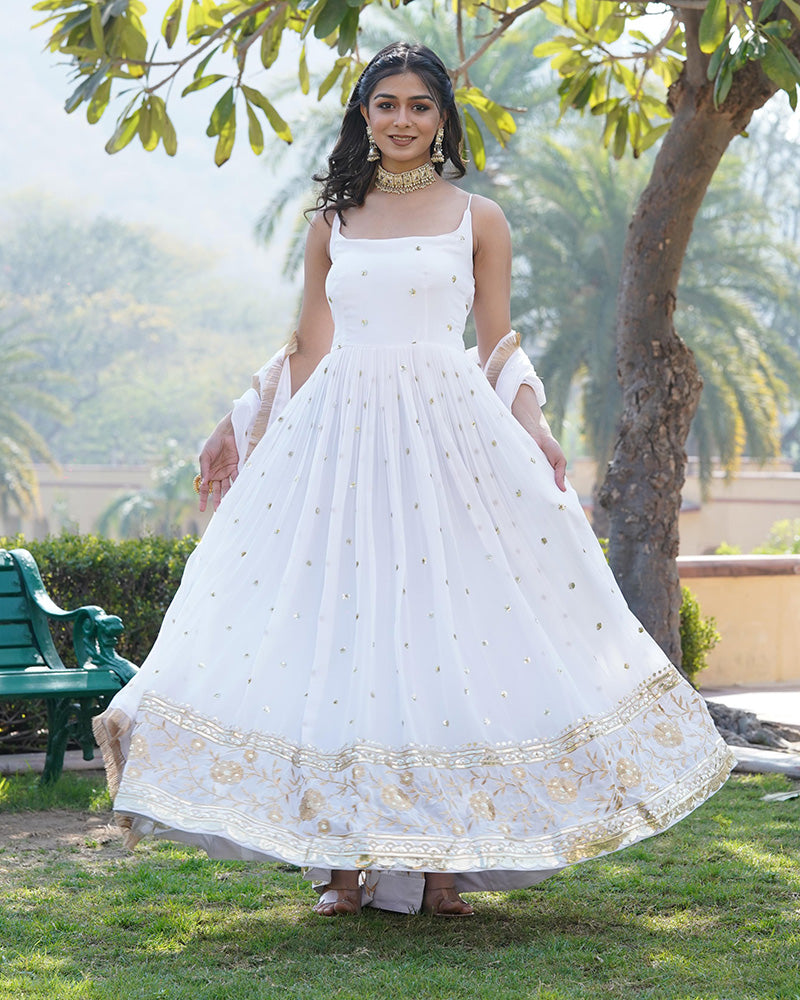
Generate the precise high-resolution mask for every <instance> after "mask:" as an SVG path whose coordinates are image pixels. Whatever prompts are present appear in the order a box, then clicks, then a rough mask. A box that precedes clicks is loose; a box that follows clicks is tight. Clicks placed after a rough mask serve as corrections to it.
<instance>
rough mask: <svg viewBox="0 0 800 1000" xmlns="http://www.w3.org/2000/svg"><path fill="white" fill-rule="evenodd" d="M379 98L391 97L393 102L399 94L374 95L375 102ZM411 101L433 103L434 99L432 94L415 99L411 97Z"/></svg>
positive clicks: (415, 97) (420, 95)
mask: <svg viewBox="0 0 800 1000" xmlns="http://www.w3.org/2000/svg"><path fill="white" fill-rule="evenodd" d="M379 97H390V98H391V99H392V100H393V101H396V100H397V94H373V95H372V98H373V100H377V99H378V98H379ZM409 100H410V101H432V100H433V98H432V97H431V95H430V94H416V95H415V96H414V97H409Z"/></svg>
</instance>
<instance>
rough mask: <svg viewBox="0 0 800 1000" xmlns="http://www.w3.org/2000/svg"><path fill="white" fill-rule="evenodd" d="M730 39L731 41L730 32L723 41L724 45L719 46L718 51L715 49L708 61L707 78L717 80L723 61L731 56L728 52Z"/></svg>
mask: <svg viewBox="0 0 800 1000" xmlns="http://www.w3.org/2000/svg"><path fill="white" fill-rule="evenodd" d="M729 39H730V32H729V33H728V34H727V35H726V36H725V38H724V39H723V40H722V44H721V45H718V46H717V47H716V49H714V53H713V55H712V56H711V58H710V59H709V61H708V71H707V73H706V76H707V77H708V79H709V80H714V79H716V76H717V73H718V72H719V68H720V66H721V65H722V62H723V60H724V59H727V57H728V56H729V54H730V52H729V50H728V40H729Z"/></svg>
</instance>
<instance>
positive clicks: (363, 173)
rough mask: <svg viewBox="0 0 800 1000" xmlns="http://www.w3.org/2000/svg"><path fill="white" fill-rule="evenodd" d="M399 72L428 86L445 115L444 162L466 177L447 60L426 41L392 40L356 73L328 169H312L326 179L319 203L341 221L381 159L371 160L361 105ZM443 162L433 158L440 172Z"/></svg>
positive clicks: (360, 196)
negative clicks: (442, 58) (321, 171)
mask: <svg viewBox="0 0 800 1000" xmlns="http://www.w3.org/2000/svg"><path fill="white" fill-rule="evenodd" d="M395 73H416V75H417V76H418V77H419V78H420V79H421V80H422V81H423V82H424V83H425V84H426V86H427V87H428V88H429V89H430V92H431V96H432V97H433V99H434V101H435V102H436V106H437V108H438V109H439V114H440V115H441V116H442V118H444V119H445V122H444V141H443V143H442V151H443V152H444V157H445V163H446V162H447V161H448V160H449V161H450V163H451V165H452V168H453V171H454V173H453V176H455V177H463V176H464V174H465V173H466V170H467V168H466V165H465V163H464V161H463V159H462V158H461V148H462V143H463V135H462V132H461V119H460V118H459V116H458V110H457V109H456V102H455V97H454V95H453V85H452V83H451V82H450V77H449V76H448V75H447V70H446V69H445V65H444V63H443V62H442V60H441V59H440V58H439V57H438V56H437V55H436V53H435V52H432V51H431V50H430V49H429V48H427V47H426V46H424V45H412V44H411V43H410V42H392V44H391V45H387V46H386V48H383V49H381V51H380V52H379V53H378V54H377V55H376V56H374V57H373V58H372V59H371V60H370V62H369V63H368V64H367V66H366V68H365V69H364V72H363V73H362V74H361V76H360V77H359V78H358V83H357V84H356V85H355V88H354V89H353V93H352V94H351V95H350V100H349V101H348V102H347V109H346V110H345V113H344V120H343V121H342V127H341V129H340V130H339V135H338V137H337V139H336V143H335V145H334V147H333V149H332V150H331V154H330V156H329V157H328V172H327V173H324V174H315V175H314V180H315V181H319V182H320V183H321V184H322V190H321V191H320V193H319V197H318V198H317V205H316V207H317V209H323V210H332V211H335V212H337V213H338V215H339V219H340V220H341V221H343V220H342V212H343V211H344V210H345V209H347V208H355V207H357V206H359V205H363V204H364V199H365V198H366V197H367V192H368V191H369V189H370V187H371V186H372V179H373V177H374V176H375V170H376V169H377V163H371V162H370V161H369V160H367V151H368V149H369V141H368V139H367V129H366V122H365V121H364V116H363V115H362V114H361V107H362V105H363V107H365V108H366V107H367V105H368V103H369V98H370V94H371V93H372V92H373V90H374V89H375V87H376V86H377V84H378V83H379V82H380V81H381V80H382V79H383V78H384V77H387V76H393V75H394V74H395ZM432 149H433V145H431V150H432ZM443 167H444V164H443V163H435V164H434V169H435V170H436V171H437V172H438V173H439V174H441V173H442V169H443Z"/></svg>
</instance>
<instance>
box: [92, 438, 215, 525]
mask: <svg viewBox="0 0 800 1000" xmlns="http://www.w3.org/2000/svg"><path fill="white" fill-rule="evenodd" d="M196 471H197V469H196V466H195V465H194V463H190V462H187V461H185V460H184V459H183V458H180V457H179V450H178V447H177V442H176V441H170V442H169V446H168V450H167V453H166V455H165V456H164V462H163V464H162V465H161V466H159V468H157V469H153V473H152V479H153V485H152V487H151V488H150V489H147V490H137V491H134V492H130V493H125V494H123V495H122V496H120V497H118V498H117V499H116V500H113V501H112V502H111V503H110V504H109V505H108V507H106V509H105V510H104V511H103V513H102V514H101V515H100V518H99V519H98V522H97V530H98V531H99V532H100V534H102V535H108V534H112V533H116V534H118V535H119V536H120V537H122V538H138V537H140V536H141V535H142V534H143V533H145V532H152V533H154V534H157V535H164V536H166V537H169V538H172V537H178V536H179V535H181V534H183V533H184V532H182V530H181V529H182V526H183V525H184V524H185V523H186V522H187V520H189V519H191V517H192V515H193V514H194V512H195V510H196V501H195V494H194V490H193V489H192V480H193V479H194V476H195V473H196ZM190 528H191V530H192V531H194V532H196V531H197V525H196V523H195V522H194V521H192V522H191V525H190Z"/></svg>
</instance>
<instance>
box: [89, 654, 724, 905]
mask: <svg viewBox="0 0 800 1000" xmlns="http://www.w3.org/2000/svg"><path fill="white" fill-rule="evenodd" d="M120 714H121V713H119V712H118V711H112V712H111V713H106V714H105V716H101V717H99V718H98V720H96V723H95V730H96V732H97V734H98V740H99V742H100V744H101V747H102V749H103V753H104V757H105V759H106V762H107V766H108V767H109V779H110V782H111V783H112V785H113V784H114V783H115V781H116V777H117V776H118V775H119V773H120V765H121V763H122V762H123V761H124V775H123V781H122V784H121V787H120V788H119V790H118V792H117V795H116V801H115V810H116V812H117V813H118V814H119V819H120V825H121V826H122V827H123V829H124V830H125V834H126V837H125V840H126V844H127V845H128V846H133V844H134V843H135V842H136V841H137V840H138V839H139V838H140V837H141V836H142V835H145V834H156V835H167V836H169V837H171V838H173V839H185V840H189V841H190V842H194V843H199V844H201V845H202V846H203V847H205V848H206V850H209V852H210V853H213V852H214V850H215V849H216V850H217V851H219V852H220V853H221V854H222V856H229V857H230V856H241V857H262V858H264V859H267V858H272V859H281V860H284V861H288V862H291V863H293V864H298V865H301V866H308V867H330V868H369V869H378V870H386V871H389V870H400V871H413V870H434V871H452V872H475V871H487V870H498V871H527V872H531V871H545V870H548V869H557V868H560V867H563V866H564V865H568V864H573V863H575V862H578V861H582V860H585V859H587V858H591V857H596V856H598V855H600V854H606V853H608V852H610V851H614V850H618V849H619V848H621V847H624V846H627V845H628V844H631V843H634V842H636V841H637V840H640V839H642V838H644V837H647V836H650V835H652V834H653V833H657V832H659V831H661V830H664V829H666V828H667V827H669V826H671V825H672V824H673V823H675V822H677V821H678V820H679V819H681V818H682V817H683V816H685V815H686V814H687V813H689V812H690V811H691V810H692V809H694V808H696V807H697V806H698V805H699V804H700V803H701V802H703V801H704V800H705V799H706V798H708V797H709V796H710V795H711V794H713V792H715V791H716V790H717V789H718V788H719V787H720V786H721V785H722V783H723V782H724V780H725V778H726V777H727V775H728V773H729V771H730V770H731V768H732V766H733V763H734V758H733V755H732V753H731V752H730V750H729V749H728V748H727V747H726V746H725V744H724V743H723V742H722V741H721V740H720V739H719V737H718V736H717V735H716V733H715V731H714V730H713V727H711V726H710V724H709V723H708V717H707V713H706V711H705V707H704V705H703V702H702V699H701V698H700V697H699V695H697V693H696V692H694V691H693V690H692V689H691V687H690V686H689V685H688V684H686V683H685V682H684V681H683V680H682V679H681V678H680V677H679V675H678V674H677V672H675V671H674V670H671V671H662V672H660V673H659V674H657V675H655V676H654V677H652V678H650V679H649V680H648V681H647V682H646V683H644V684H642V685H640V686H639V688H637V689H636V691H635V692H634V693H633V694H632V695H631V696H629V697H628V698H626V699H624V700H623V701H622V702H621V703H620V704H618V705H617V706H615V707H614V709H613V710H612V711H610V712H608V713H607V714H606V715H605V716H603V717H598V718H594V719H586V720H581V721H580V723H579V724H578V725H576V726H574V727H572V728H571V729H570V730H569V731H568V732H564V733H560V734H558V735H557V736H555V737H553V738H551V739H549V740H531V741H528V742H524V743H516V744H514V745H506V744H498V745H491V744H486V745H484V746H477V745H470V746H466V747H465V746H459V747H455V748H453V747H451V748H447V747H421V746H411V745H409V746H406V747H402V748H390V747H380V746H378V745H376V744H374V743H368V744H367V743H365V744H359V743H355V744H352V745H349V746H347V747H341V748H339V749H337V750H332V751H329V752H323V751H322V750H321V749H320V748H314V747H308V746H299V745H293V744H292V743H291V742H290V741H288V740H282V739H280V738H278V737H276V736H275V735H274V734H265V733H254V732H248V733H243V732H239V731H236V730H233V729H229V728H225V727H224V726H222V725H221V724H220V723H219V722H217V721H215V720H212V719H209V718H207V717H205V716H203V715H201V714H199V713H193V712H192V710H191V709H190V708H189V707H188V706H179V705H175V704H172V703H169V702H167V701H166V700H165V699H164V698H160V697H156V696H155V695H153V694H152V693H151V694H146V695H145V696H144V697H143V699H142V702H141V705H140V709H139V713H138V716H137V724H136V726H135V727H131V726H130V724H129V723H128V721H127V720H126V719H125V717H124V716H122V718H120ZM126 758H127V760H126ZM215 844H216V848H215V846H214V845H215ZM237 845H238V846H237ZM486 887H488V885H487V886H486Z"/></svg>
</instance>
